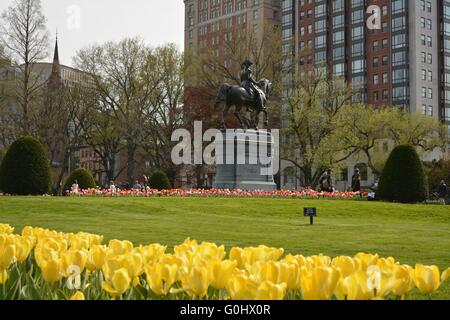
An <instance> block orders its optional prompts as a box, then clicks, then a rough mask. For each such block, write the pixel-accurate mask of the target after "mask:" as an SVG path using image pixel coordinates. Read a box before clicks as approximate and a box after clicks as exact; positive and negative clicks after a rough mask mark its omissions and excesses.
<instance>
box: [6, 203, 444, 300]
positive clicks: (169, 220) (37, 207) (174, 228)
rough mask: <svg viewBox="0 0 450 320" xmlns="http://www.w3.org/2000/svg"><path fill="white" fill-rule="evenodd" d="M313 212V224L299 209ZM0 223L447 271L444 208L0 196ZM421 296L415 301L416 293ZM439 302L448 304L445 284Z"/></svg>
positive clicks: (380, 204)
mask: <svg viewBox="0 0 450 320" xmlns="http://www.w3.org/2000/svg"><path fill="white" fill-rule="evenodd" d="M309 206H313V207H317V209H318V215H319V217H318V218H317V219H316V224H315V225H314V226H310V225H309V219H307V218H304V217H303V215H302V211H303V210H302V208H303V207H309ZM0 223H9V224H11V225H12V226H14V227H16V231H20V230H21V228H22V227H24V226H26V225H31V226H35V227H37V226H39V227H45V228H51V229H55V230H58V231H64V232H77V231H86V232H93V233H98V234H103V235H104V236H105V237H106V240H109V239H113V238H118V239H128V240H131V241H133V242H134V243H136V244H141V243H142V244H147V243H154V242H159V243H162V244H166V245H169V246H173V245H174V244H178V243H181V242H183V240H184V239H185V238H187V237H191V238H193V239H197V240H201V241H203V240H206V241H213V242H216V243H218V244H225V245H226V246H227V249H228V250H229V249H230V248H231V246H236V245H238V246H253V245H259V244H266V245H268V246H274V247H282V248H285V249H286V252H288V253H293V254H303V255H312V254H318V253H324V254H327V255H331V256H337V255H354V254H356V253H357V252H360V251H364V252H371V253H378V254H380V255H381V256H393V257H395V258H396V259H398V260H400V261H401V262H402V263H407V264H411V265H414V264H415V263H417V262H420V263H424V264H436V265H438V266H439V267H440V268H441V269H444V268H447V267H449V266H450V210H449V207H444V206H425V205H400V204H387V203H371V202H360V201H333V200H331V201H322V200H290V199H289V200H288V199H224V198H67V197H60V198H50V197H1V198H0ZM418 297H420V296H418ZM438 297H439V298H446V299H450V284H449V283H447V284H445V285H444V286H443V287H442V288H441V290H440V295H439V296H438Z"/></svg>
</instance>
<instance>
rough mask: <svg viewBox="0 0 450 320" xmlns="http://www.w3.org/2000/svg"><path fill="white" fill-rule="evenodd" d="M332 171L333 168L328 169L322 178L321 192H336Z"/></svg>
mask: <svg viewBox="0 0 450 320" xmlns="http://www.w3.org/2000/svg"><path fill="white" fill-rule="evenodd" d="M332 173H333V171H332V170H331V169H328V170H327V172H326V174H324V175H323V177H322V178H321V179H320V182H319V183H320V191H321V192H330V193H332V192H334V187H333V177H332Z"/></svg>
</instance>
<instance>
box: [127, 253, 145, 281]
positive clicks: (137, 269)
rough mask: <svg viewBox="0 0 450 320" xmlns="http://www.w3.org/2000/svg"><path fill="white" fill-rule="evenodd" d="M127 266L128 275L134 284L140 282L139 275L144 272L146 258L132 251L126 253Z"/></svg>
mask: <svg viewBox="0 0 450 320" xmlns="http://www.w3.org/2000/svg"><path fill="white" fill-rule="evenodd" d="M125 257H126V262H125V266H126V269H127V271H128V275H129V276H130V277H131V279H132V281H133V286H136V285H138V284H139V276H141V275H142V274H143V273H144V259H143V258H142V256H141V255H140V254H139V253H135V252H133V253H130V254H127V255H125Z"/></svg>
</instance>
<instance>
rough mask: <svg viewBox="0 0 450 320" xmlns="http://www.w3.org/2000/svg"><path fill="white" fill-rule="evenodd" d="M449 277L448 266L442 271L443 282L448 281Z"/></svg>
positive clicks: (449, 269) (449, 270)
mask: <svg viewBox="0 0 450 320" xmlns="http://www.w3.org/2000/svg"><path fill="white" fill-rule="evenodd" d="M448 278H450V268H448V269H447V270H445V271H444V272H443V273H442V276H441V282H445V281H447V279H448Z"/></svg>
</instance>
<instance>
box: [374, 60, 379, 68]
mask: <svg viewBox="0 0 450 320" xmlns="http://www.w3.org/2000/svg"><path fill="white" fill-rule="evenodd" d="M378 61H379V59H378V58H377V57H375V58H373V67H374V68H378V64H379V63H378Z"/></svg>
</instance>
